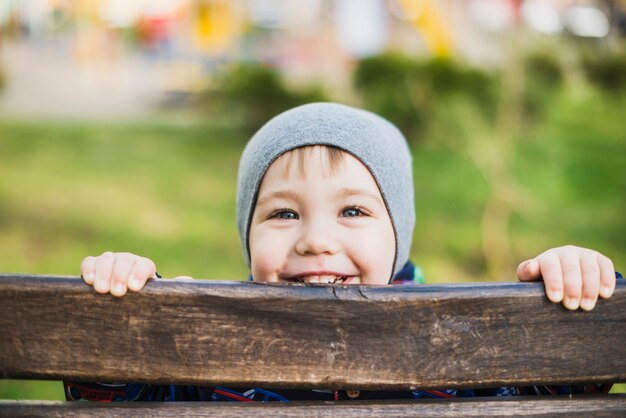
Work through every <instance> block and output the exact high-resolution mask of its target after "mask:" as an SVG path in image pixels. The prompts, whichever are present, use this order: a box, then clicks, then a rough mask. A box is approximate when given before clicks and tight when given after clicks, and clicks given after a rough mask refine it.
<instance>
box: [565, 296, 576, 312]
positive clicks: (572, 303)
mask: <svg viewBox="0 0 626 418" xmlns="http://www.w3.org/2000/svg"><path fill="white" fill-rule="evenodd" d="M563 305H565V307H566V308H567V309H569V310H570V311H575V310H576V309H578V301H577V300H576V299H573V298H565V300H564V301H563Z"/></svg>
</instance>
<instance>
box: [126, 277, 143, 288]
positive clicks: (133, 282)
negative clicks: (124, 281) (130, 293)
mask: <svg viewBox="0 0 626 418" xmlns="http://www.w3.org/2000/svg"><path fill="white" fill-rule="evenodd" d="M139 286H141V284H140V283H139V279H137V278H135V277H131V278H130V279H128V288H129V289H131V290H135V291H136V290H139Z"/></svg>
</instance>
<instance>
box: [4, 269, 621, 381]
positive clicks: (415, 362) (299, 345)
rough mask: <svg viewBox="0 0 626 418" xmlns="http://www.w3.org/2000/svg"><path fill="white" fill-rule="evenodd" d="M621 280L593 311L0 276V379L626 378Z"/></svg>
mask: <svg viewBox="0 0 626 418" xmlns="http://www.w3.org/2000/svg"><path fill="white" fill-rule="evenodd" d="M624 324H626V285H625V284H624V283H619V284H618V286H617V289H616V292H615V295H614V296H613V297H612V298H611V299H608V300H602V301H600V302H599V303H598V305H597V307H596V308H595V309H594V310H593V311H592V312H582V311H576V312H570V311H567V310H565V309H564V308H562V307H561V306H560V305H555V304H552V303H549V302H548V301H547V299H546V297H545V295H544V292H543V290H542V285H541V284H538V283H531V284H528V283H523V284H522V283H510V284H472V285H447V286H404V287H401V286H382V287H367V286H337V287H329V286H315V287H304V286H294V285H291V286H285V285H283V286H272V285H260V284H252V283H238V282H205V281H194V282H188V281H173V280H162V281H158V282H151V283H149V284H148V286H147V287H146V289H144V290H143V291H141V292H139V293H134V294H130V295H128V296H126V297H123V298H114V297H112V296H110V295H105V296H103V295H97V294H96V293H95V292H93V290H92V289H91V288H90V287H88V286H86V285H84V284H83V283H82V281H81V280H80V279H79V278H76V277H44V276H24V275H0V330H1V335H0V377H3V378H31V379H68V380H87V381H122V382H154V383H181V384H183V383H187V384H198V385H210V384H222V385H227V386H246V385H259V386H263V387H268V388H271V387H284V388H288V387H300V388H312V387H318V388H335V389H345V388H359V389H368V388H379V389H380V388H384V389H406V388H415V387H420V388H444V387H472V388H478V387H493V386H498V385H502V384H516V385H525V384H531V383H535V382H542V383H576V382H588V383H591V382H614V381H626V344H624V341H626V326H625V325H624Z"/></svg>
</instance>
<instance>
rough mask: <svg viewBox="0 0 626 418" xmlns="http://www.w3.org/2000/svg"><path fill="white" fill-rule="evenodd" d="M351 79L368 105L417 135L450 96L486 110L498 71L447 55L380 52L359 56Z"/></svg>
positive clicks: (413, 136)
mask: <svg viewBox="0 0 626 418" xmlns="http://www.w3.org/2000/svg"><path fill="white" fill-rule="evenodd" d="M354 85H355V87H356V89H357V91H358V92H359V93H360V94H361V96H362V98H363V102H364V105H365V107H366V108H368V109H370V110H372V111H373V112H375V113H378V114H380V115H382V116H384V117H386V118H388V119H389V120H391V121H392V122H394V123H395V124H396V125H398V127H399V128H400V130H402V131H403V132H404V133H405V134H406V135H407V137H408V138H409V139H410V140H411V141H413V142H416V141H418V138H420V136H421V135H424V134H425V133H426V132H427V131H428V129H429V125H430V123H431V121H432V120H433V118H434V113H435V109H436V107H438V106H445V105H446V104H447V103H448V102H449V101H450V100H467V101H469V102H471V103H472V104H473V105H475V106H476V107H477V108H479V109H481V111H482V112H483V113H484V114H485V115H492V114H493V112H494V109H495V104H496V95H495V93H496V91H497V90H496V86H497V79H496V77H494V76H492V75H490V74H487V73H485V72H483V71H480V70H478V69H475V68H471V67H469V66H466V65H463V64H461V63H459V62H456V61H453V60H449V59H431V60H417V59H414V58H411V57H408V56H404V55H400V54H384V55H380V56H377V57H371V58H366V59H364V60H362V61H360V62H359V64H358V66H357V69H356V71H355V75H354Z"/></svg>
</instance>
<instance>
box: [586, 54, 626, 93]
mask: <svg viewBox="0 0 626 418" xmlns="http://www.w3.org/2000/svg"><path fill="white" fill-rule="evenodd" d="M582 64H583V69H584V71H585V74H586V75H587V78H588V79H589V81H591V82H592V83H593V84H595V85H596V86H598V87H600V88H601V89H603V90H604V91H606V92H608V93H611V94H614V95H619V94H621V93H622V92H624V91H626V52H624V51H623V50H620V51H617V52H606V51H605V52H602V51H597V49H596V48H591V49H588V50H586V52H585V53H584V54H583V57H582Z"/></svg>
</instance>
